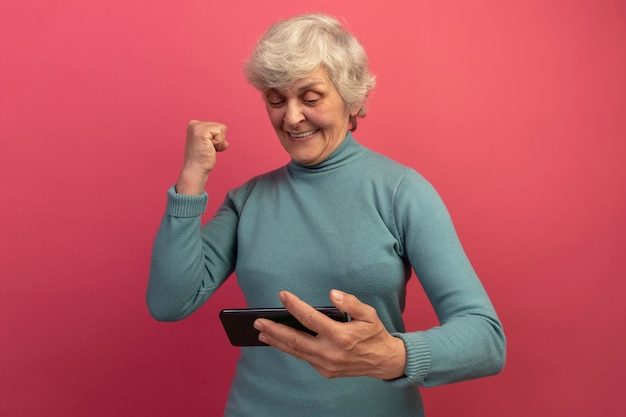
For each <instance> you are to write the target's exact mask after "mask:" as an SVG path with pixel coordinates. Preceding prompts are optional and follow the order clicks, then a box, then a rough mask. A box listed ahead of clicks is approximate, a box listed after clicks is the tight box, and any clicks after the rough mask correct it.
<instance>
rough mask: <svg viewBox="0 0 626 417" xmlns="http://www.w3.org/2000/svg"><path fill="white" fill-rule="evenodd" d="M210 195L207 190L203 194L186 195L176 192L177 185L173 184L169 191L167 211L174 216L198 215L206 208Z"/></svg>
mask: <svg viewBox="0 0 626 417" xmlns="http://www.w3.org/2000/svg"><path fill="white" fill-rule="evenodd" d="M208 201H209V196H208V195H207V193H206V191H203V192H202V194H201V195H197V196H196V195H186V194H178V193H176V186H174V185H172V186H171V187H170V189H169V190H168V191H167V207H166V209H165V212H166V213H167V214H168V215H170V216H173V217H196V216H200V215H202V214H203V213H204V211H205V210H206V206H207V203H208Z"/></svg>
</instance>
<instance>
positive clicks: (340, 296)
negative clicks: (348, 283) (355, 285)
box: [330, 290, 344, 301]
mask: <svg viewBox="0 0 626 417" xmlns="http://www.w3.org/2000/svg"><path fill="white" fill-rule="evenodd" d="M330 295H331V297H333V298H334V299H335V300H337V301H343V298H344V294H343V293H342V292H341V291H339V290H332V291H331V292H330Z"/></svg>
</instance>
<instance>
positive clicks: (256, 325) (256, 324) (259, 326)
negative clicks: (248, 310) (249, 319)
mask: <svg viewBox="0 0 626 417" xmlns="http://www.w3.org/2000/svg"><path fill="white" fill-rule="evenodd" d="M253 326H254V328H255V329H257V330H258V331H260V332H262V331H263V323H261V322H260V321H259V320H255V321H254V324H253Z"/></svg>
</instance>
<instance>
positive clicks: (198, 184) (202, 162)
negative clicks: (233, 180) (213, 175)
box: [176, 120, 228, 195]
mask: <svg viewBox="0 0 626 417" xmlns="http://www.w3.org/2000/svg"><path fill="white" fill-rule="evenodd" d="M226 149H228V142H227V141H226V125H223V124H221V123H216V122H202V121H198V120H192V121H190V122H189V124H188V125H187V140H186V142H185V160H184V162H183V167H182V169H181V171H180V175H179V176H178V182H177V183H176V192H177V193H179V194H190V195H199V194H202V191H203V190H204V185H205V184H206V181H207V179H208V176H209V172H211V170H212V169H213V167H214V166H215V160H216V154H217V152H222V151H225V150H226Z"/></svg>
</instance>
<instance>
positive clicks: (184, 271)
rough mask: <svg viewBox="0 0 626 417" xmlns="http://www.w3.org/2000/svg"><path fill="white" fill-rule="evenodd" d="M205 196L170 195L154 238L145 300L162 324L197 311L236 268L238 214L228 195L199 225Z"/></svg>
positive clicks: (206, 197) (206, 200)
mask: <svg viewBox="0 0 626 417" xmlns="http://www.w3.org/2000/svg"><path fill="white" fill-rule="evenodd" d="M207 202H208V196H207V194H206V193H204V194H203V195H200V196H188V195H182V194H177V193H176V191H175V190H174V187H173V186H172V187H171V188H170V189H169V191H168V196H167V207H166V212H165V215H164V216H163V219H162V221H161V225H160V227H159V230H158V232H157V235H156V238H155V240H154V245H153V249H152V258H151V263H150V276H149V280H148V289H147V293H146V301H147V304H148V309H149V311H150V314H152V316H153V317H154V318H155V319H157V320H160V321H175V320H180V319H183V318H185V317H187V316H189V315H190V314H191V313H193V312H194V311H196V310H197V309H198V308H199V307H200V306H201V305H202V304H203V303H204V302H205V301H206V300H207V299H208V298H209V296H211V295H212V294H213V293H214V292H215V290H216V289H217V288H218V287H219V286H220V285H221V284H222V283H223V282H224V281H225V280H226V278H228V277H229V276H230V274H231V273H232V272H233V270H234V265H235V258H236V236H237V221H238V215H237V211H236V210H235V208H234V204H233V203H232V201H231V200H230V199H229V198H228V197H227V198H226V200H225V201H224V203H223V204H222V206H221V207H220V209H219V210H218V212H217V213H216V215H215V217H214V218H213V219H212V220H211V221H210V222H209V223H207V224H206V225H204V226H203V227H202V226H201V216H202V214H203V213H204V211H205V210H206V205H207Z"/></svg>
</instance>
